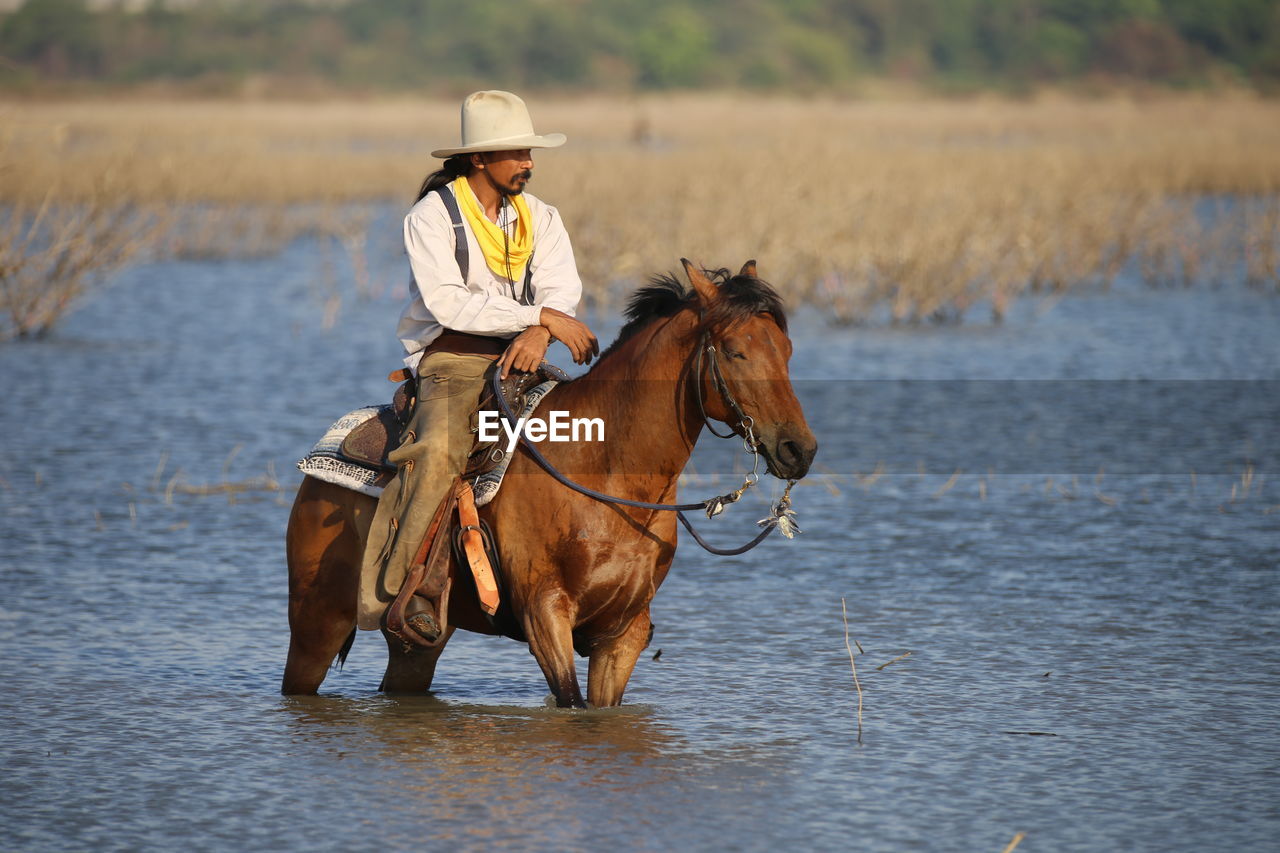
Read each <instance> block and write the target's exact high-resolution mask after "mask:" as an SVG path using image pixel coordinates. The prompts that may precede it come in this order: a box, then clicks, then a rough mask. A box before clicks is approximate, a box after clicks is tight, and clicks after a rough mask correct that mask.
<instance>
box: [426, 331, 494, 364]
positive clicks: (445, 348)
mask: <svg viewBox="0 0 1280 853" xmlns="http://www.w3.org/2000/svg"><path fill="white" fill-rule="evenodd" d="M510 345H511V341H509V340H507V339H506V338H494V337H490V336H489V335H473V334H470V333H469V332H455V331H453V330H451V329H445V330H444V331H443V332H441V333H440V336H439V337H437V338H436V339H435V340H434V341H432V342H431V343H429V344H427V345H426V347H425V348H424V349H423V350H422V356H423V358H426V357H427V356H428V355H431V354H432V353H437V352H448V353H453V354H454V355H482V356H484V357H485V358H491V359H494V360H497V358H498V356H500V355H502V354H503V353H504V352H506V351H507V347H508V346H510Z"/></svg>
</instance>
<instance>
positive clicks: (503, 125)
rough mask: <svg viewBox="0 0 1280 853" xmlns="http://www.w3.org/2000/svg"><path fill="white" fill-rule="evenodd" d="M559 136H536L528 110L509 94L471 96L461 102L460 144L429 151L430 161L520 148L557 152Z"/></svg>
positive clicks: (484, 93) (561, 135)
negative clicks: (546, 149) (438, 158)
mask: <svg viewBox="0 0 1280 853" xmlns="http://www.w3.org/2000/svg"><path fill="white" fill-rule="evenodd" d="M564 141H565V135H564V134H563V133H548V134H547V135H546V136H538V135H537V134H535V133H534V132H533V122H532V121H531V120H530V119H529V108H528V107H526V106H525V105H524V101H522V100H520V99H519V98H518V97H516V96H515V95H513V94H511V93H510V92H500V91H488V92H475V93H473V94H470V95H468V96H467V99H466V100H465V101H463V102H462V144H461V145H460V146H458V147H457V148H441V149H440V150H439V151H432V152H431V156H432V157H452V156H453V155H454V154H475V153H477V152H480V151H518V150H520V149H521V148H559V147H560V146H561V145H564Z"/></svg>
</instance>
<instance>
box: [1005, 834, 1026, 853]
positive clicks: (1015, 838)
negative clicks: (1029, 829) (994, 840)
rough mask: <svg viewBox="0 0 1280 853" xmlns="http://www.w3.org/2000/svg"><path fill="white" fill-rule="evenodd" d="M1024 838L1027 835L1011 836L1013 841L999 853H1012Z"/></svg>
mask: <svg viewBox="0 0 1280 853" xmlns="http://www.w3.org/2000/svg"><path fill="white" fill-rule="evenodd" d="M1026 837H1027V834H1026V833H1025V832H1019V833H1016V834H1015V835H1014V836H1013V840H1012V841H1010V842H1009V846H1008V847H1006V848H1004V850H1001V851H1000V853H1013V849H1014V848H1015V847H1017V846H1018V845H1019V844H1021V843H1022V839H1024V838H1026Z"/></svg>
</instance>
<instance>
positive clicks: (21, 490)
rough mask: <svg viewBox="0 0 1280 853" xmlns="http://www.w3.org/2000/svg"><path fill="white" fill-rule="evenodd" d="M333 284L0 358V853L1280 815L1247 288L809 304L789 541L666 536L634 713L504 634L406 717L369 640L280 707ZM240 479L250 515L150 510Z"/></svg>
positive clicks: (828, 841) (1112, 830)
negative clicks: (935, 305)
mask: <svg viewBox="0 0 1280 853" xmlns="http://www.w3.org/2000/svg"><path fill="white" fill-rule="evenodd" d="M324 262H325V254H324V252H322V251H320V249H319V248H318V247H317V246H316V245H315V244H310V243H306V242H301V243H298V244H297V245H295V246H293V247H292V248H290V249H289V250H288V251H287V252H286V253H285V254H284V255H282V256H281V257H279V258H274V259H269V260H261V261H253V262H226V263H171V264H155V265H150V266H145V267H138V268H135V269H133V270H130V271H127V272H126V273H124V274H123V275H122V276H120V277H119V279H118V280H117V281H116V282H115V283H114V285H113V286H112V287H111V288H110V289H109V290H108V291H106V292H105V293H103V294H102V295H101V296H100V297H99V298H97V299H96V300H95V301H93V302H92V303H91V304H89V305H88V306H86V307H85V308H84V309H83V310H82V311H80V312H79V313H77V314H75V315H74V316H72V317H71V318H70V319H69V321H68V322H67V323H66V325H65V326H64V327H62V329H61V330H60V332H59V334H58V335H57V336H56V337H55V338H54V339H51V340H47V341H41V342H37V343H28V344H22V345H7V346H2V347H0V377H3V384H4V391H5V393H4V397H5V403H4V406H3V409H2V410H0V426H3V430H4V434H5V436H6V441H5V442H4V443H3V445H0V477H2V478H3V479H2V480H0V541H3V542H4V547H3V552H0V578H3V581H4V588H5V595H4V599H3V605H0V637H2V638H3V648H4V654H3V655H0V684H3V685H4V687H3V692H0V720H2V722H3V726H4V729H5V731H6V734H7V736H6V738H5V742H4V747H3V752H4V766H5V773H4V775H3V777H2V781H0V821H2V823H0V825H3V826H4V828H5V830H6V836H7V838H6V842H7V843H6V846H7V847H10V848H11V849H22V850H52V849H85V848H89V847H93V848H94V849H170V848H175V847H178V846H184V847H191V848H195V849H232V848H245V847H248V848H254V849H262V848H268V847H270V848H275V847H286V848H302V847H308V848H311V847H322V848H325V849H328V848H338V847H349V848H356V849H364V848H371V847H374V846H375V845H381V844H387V845H389V846H390V847H391V848H392V849H406V848H424V847H425V848H426V849H435V848H437V847H441V846H443V845H444V844H445V843H448V844H461V845H463V846H464V847H467V848H471V849H484V848H490V847H508V846H510V847H514V846H517V845H519V846H521V847H530V848H535V849H542V848H550V847H556V848H558V849H568V850H576V849H587V848H599V847H620V848H623V849H670V848H673V847H681V848H692V849H716V850H762V849H773V848H776V847H778V846H780V845H786V844H794V843H795V842H797V841H799V842H801V843H804V844H807V845H809V846H814V847H817V848H820V849H850V848H852V849H860V850H903V849H921V850H944V851H945V850H957V851H960V850H964V851H969V850H1000V849H1003V847H1004V845H1005V844H1007V843H1008V842H1009V840H1010V839H1011V838H1012V837H1013V835H1014V834H1015V833H1016V832H1024V833H1026V840H1025V841H1024V842H1023V845H1022V846H1021V847H1020V848H1019V849H1022V850H1066V849H1081V850H1083V849H1089V850H1094V849H1143V850H1161V851H1165V850H1202V849H1259V848H1263V847H1267V846H1270V844H1271V843H1273V839H1274V838H1275V837H1276V835H1277V833H1278V832H1280V807H1278V803H1277V797H1276V791H1277V782H1278V781H1280V780H1278V779H1277V772H1276V769H1275V768H1276V767H1277V766H1280V742H1278V740H1277V736H1276V734H1275V723H1276V714H1275V708H1276V707H1277V701H1278V700H1280V667H1278V666H1277V658H1278V657H1280V655H1278V654H1277V651H1276V649H1277V640H1280V636H1278V635H1280V608H1278V607H1277V605H1278V604H1280V594H1278V593H1277V585H1276V571H1277V564H1280V537H1278V536H1277V532H1278V530H1277V528H1278V525H1280V492H1277V487H1276V486H1275V484H1274V483H1273V482H1272V481H1271V479H1270V478H1271V477H1272V476H1274V471H1275V466H1276V453H1277V448H1276V446H1275V444H1276V443H1275V434H1274V429H1273V428H1272V429H1268V428H1267V427H1268V426H1272V427H1273V426H1274V423H1275V416H1276V414H1277V412H1276V405H1277V402H1276V401H1277V398H1280V395H1276V394H1272V393H1270V391H1272V390H1274V388H1275V387H1276V386H1275V383H1276V382H1277V381H1278V380H1280V368H1278V367H1277V366H1278V365H1280V334H1278V332H1280V301H1277V300H1276V299H1275V298H1274V297H1267V296H1265V295H1262V294H1258V293H1255V292H1251V291H1247V290H1243V289H1240V290H1236V289H1220V290H1211V289H1208V288H1200V289H1192V290H1187V291H1167V292H1153V291H1147V290H1142V289H1136V288H1134V289H1127V290H1126V289H1124V288H1121V289H1120V291H1118V292H1114V293H1110V294H1093V295H1085V296H1082V297H1079V298H1073V299H1068V300H1065V301H1062V302H1060V303H1058V304H1056V305H1054V306H1052V308H1051V309H1050V310H1045V311H1039V310H1037V308H1036V307H1035V306H1032V305H1030V304H1025V305H1023V306H1022V307H1021V310H1020V311H1019V314H1018V316H1016V317H1013V318H1011V320H1010V322H1009V323H1007V324H1006V325H1005V326H1003V327H983V326H968V327H960V328H952V329H928V330H894V329H833V328H829V327H827V326H826V325H825V324H824V323H822V322H821V320H820V319H819V318H817V317H814V316H813V315H811V314H808V313H806V312H803V311H801V312H798V313H797V316H796V318H795V324H794V328H793V338H794V339H795V340H796V342H797V350H796V356H795V360H794V363H793V372H794V374H795V376H796V377H797V379H798V380H799V381H798V383H797V385H798V390H799V393H800V394H801V397H802V399H803V400H804V401H805V404H806V407H807V409H808V411H809V415H810V419H811V422H812V424H813V427H814V430H815V432H816V433H817V434H818V437H819V440H820V442H821V444H822V447H821V449H820V452H819V458H818V463H819V465H818V467H816V468H815V471H814V474H813V476H811V477H810V478H809V479H808V480H807V481H806V482H805V483H804V484H802V485H801V486H800V487H799V488H798V489H797V491H796V493H795V498H796V505H797V510H798V512H799V518H800V523H801V526H802V527H803V528H804V529H805V532H804V533H803V534H802V535H801V536H800V537H799V538H797V539H796V540H794V541H785V540H782V539H781V538H779V537H774V538H773V539H771V540H769V541H768V542H766V544H765V545H763V546H762V547H761V548H759V549H757V550H756V551H753V552H751V553H750V554H749V555H746V556H744V557H740V558H732V559H724V558H716V557H710V556H707V555H705V554H703V553H701V552H700V551H698V550H697V549H696V548H694V547H693V545H692V543H688V542H686V543H685V546H684V547H683V548H682V549H681V551H680V554H679V555H678V557H677V559H676V564H675V568H674V570H673V573H672V575H671V577H670V579H669V580H668V581H667V583H666V584H665V586H664V587H663V589H662V590H661V591H660V592H659V594H658V597H657V599H656V601H655V604H654V621H655V622H656V624H657V632H656V635H655V638H654V643H653V646H652V648H651V650H650V653H648V654H646V655H645V656H644V657H643V658H642V659H641V662H640V664H639V666H638V667H637V670H636V673H635V675H634V677H633V678H632V681H631V684H630V687H629V690H628V694H627V704H626V705H625V706H624V707H622V708H619V709H613V710H608V711H588V712H567V711H556V710H554V709H550V708H547V707H546V699H547V692H548V691H547V689H546V686H545V683H544V682H543V681H542V678H541V676H540V674H539V672H538V669H537V666H536V664H535V663H534V661H533V659H532V658H531V657H529V655H528V654H527V652H526V650H525V648H524V647H523V646H520V645H518V644H516V643H514V642H511V641H509V640H501V639H495V638H484V637H475V636H459V637H458V638H456V639H455V640H454V641H453V642H452V643H451V644H450V648H449V650H448V652H447V653H446V655H445V657H444V658H443V660H442V662H441V666H440V670H439V673H438V675H437V680H436V684H435V690H434V693H433V695H432V696H430V697H425V698H420V699H405V698H394V699H393V698H387V697H383V696H381V695H379V694H378V693H377V692H376V687H377V684H378V681H379V678H380V676H381V669H382V666H383V644H382V640H381V638H380V637H378V636H377V635H376V634H362V635H361V636H360V637H359V638H358V641H357V643H356V646H355V649H354V651H353V653H352V655H351V658H350V660H349V661H348V663H347V667H346V669H345V670H344V671H342V672H334V673H332V674H331V675H330V677H329V679H328V681H327V682H326V684H325V686H324V688H323V689H322V693H323V695H322V696H320V697H317V698H309V699H290V698H282V697H280V696H279V695H278V694H277V690H278V682H279V677H280V670H281V666H282V664H283V660H284V653H285V648H286V646H287V642H288V637H287V633H288V631H287V625H286V622H285V576H284V567H283V547H282V535H283V531H284V525H285V520H286V517H287V513H288V501H289V499H290V490H291V489H292V487H293V486H294V485H296V483H297V480H298V477H297V475H296V472H295V471H294V469H293V467H292V465H293V462H294V460H295V459H296V458H297V457H298V456H299V455H301V454H302V453H303V452H304V451H305V450H306V449H307V448H308V447H309V446H310V444H311V443H312V442H313V441H314V440H315V439H316V438H317V437H318V436H319V434H320V433H321V432H322V431H323V429H324V428H325V427H326V426H327V425H328V423H329V422H330V421H331V420H332V419H334V418H335V417H337V416H338V415H339V414H341V413H342V412H344V411H346V410H347V409H350V408H354V407H355V406H357V405H361V404H364V403H367V402H372V401H378V400H381V399H382V398H383V397H384V396H385V395H386V393H387V392H388V390H389V386H388V385H387V383H385V381H383V379H382V376H383V375H384V374H385V372H386V371H387V370H388V369H389V368H390V367H392V366H394V363H395V361H396V358H397V356H396V350H395V344H394V342H393V341H392V340H391V331H392V328H393V324H394V318H395V316H396V315H397V313H398V307H399V306H398V303H397V302H396V300H395V299H393V298H392V297H391V296H384V297H380V298H376V299H374V300H372V301H368V302H359V301H356V300H355V299H354V298H353V297H352V295H351V294H350V293H349V292H347V291H346V289H345V288H336V289H335V287H334V285H332V283H331V281H332V280H330V279H327V278H326V277H327V276H329V275H331V273H330V272H327V271H326V267H325V266H324ZM399 274H400V267H399V261H398V260H397V259H395V258H394V257H388V258H386V259H384V261H383V262H382V264H381V265H375V269H374V275H375V278H378V277H381V278H382V280H385V281H388V282H390V281H394V280H397V278H396V277H397V276H399ZM338 278H341V274H339V275H338ZM326 281H330V283H328V284H326ZM335 293H337V294H340V295H341V296H342V298H343V304H342V306H341V309H340V310H338V311H337V312H336V320H334V322H333V323H332V325H331V327H330V328H327V329H326V328H325V325H326V322H325V317H326V315H328V316H330V317H334V316H335V315H334V313H333V308H334V305H333V302H332V298H333V294H335ZM326 300H329V304H328V305H326ZM597 326H598V327H599V328H600V329H602V330H606V331H605V332H604V335H603V336H604V337H606V339H607V338H608V337H610V336H611V335H612V332H613V330H615V329H616V326H617V324H616V321H613V320H611V319H598V320H597ZM561 360H567V359H565V358H564V356H563V353H561ZM828 380H830V381H828ZM974 380H981V382H979V383H975V382H974ZM1007 380H1022V382H1008V381H1007ZM1083 380H1102V381H1098V382H1093V383H1090V382H1082V381H1083ZM1137 380H1150V381H1149V382H1142V381H1137ZM1226 380H1232V381H1226ZM1046 389H1048V390H1047V392H1046ZM1117 389H1118V390H1117ZM1033 392H1034V393H1033ZM1029 394H1031V395H1032V396H1031V397H1029V396H1028V395H1029ZM1108 394H1110V395H1112V396H1111V397H1108V396H1107V395H1108ZM1073 395H1075V396H1073ZM1028 400H1031V403H1029V402H1028ZM1099 400H1102V404H1099V403H1098V401H1099ZM1169 401H1172V402H1173V403H1174V405H1166V404H1167V403H1169ZM1205 401H1209V404H1205ZM1135 411H1136V412H1148V413H1153V414H1151V418H1152V419H1153V420H1152V422H1150V423H1148V422H1145V421H1142V418H1141V417H1138V416H1136V415H1134V414H1133V413H1134V412H1135ZM940 413H941V414H940ZM942 414H945V417H943V416H942ZM1144 417H1145V416H1144ZM1135 421H1136V422H1139V423H1144V424H1145V426H1144V427H1143V428H1142V429H1137V430H1135V429H1133V428H1132V427H1131V424H1132V423H1134V422H1135ZM1160 423H1166V424H1171V425H1172V428H1170V429H1168V430H1165V431H1164V432H1160V431H1159V430H1156V429H1155V428H1154V427H1156V426H1159V425H1160ZM1054 425H1057V426H1056V427H1054ZM1187 434H1193V435H1194V436H1196V439H1195V440H1193V441H1184V440H1183V439H1184V438H1185V436H1186V435H1187ZM993 436H994V437H995V438H994V440H993ZM704 443H705V440H704ZM233 451H234V453H233ZM1175 451H1176V452H1175ZM1179 454H1184V455H1179ZM738 455H740V454H736V455H735V453H734V452H733V451H732V449H731V448H728V447H726V446H721V447H718V448H713V447H711V446H709V445H708V446H707V447H706V448H703V449H701V450H700V453H699V456H698V457H697V458H696V459H695V462H694V465H693V467H692V468H691V470H690V472H689V476H688V478H687V479H688V482H687V484H686V487H685V489H684V496H685V497H688V498H697V497H703V496H706V495H709V494H712V493H715V492H720V491H724V490H726V489H727V488H731V487H732V486H734V485H736V478H737V477H738V476H740V473H739V474H735V473H734V468H735V466H739V467H740V466H741V460H740V459H738V458H737V456H738ZM880 463H883V465H882V467H881V469H880V471H879V472H878V473H877V472H876V470H875V469H876V467H877V465H878V464H880ZM1192 463H1194V464H1192ZM268 466H272V467H273V468H274V470H275V472H276V474H277V475H278V476H279V479H280V481H281V484H282V486H283V487H284V490H283V491H282V492H278V493H277V492H270V491H251V492H243V493H239V494H236V495H233V496H232V497H231V498H228V496H226V495H223V494H214V495H200V494H191V493H187V492H184V491H183V490H182V487H183V486H184V485H187V486H190V485H209V484H217V483H221V482H228V481H242V480H247V479H249V478H253V477H257V476H260V475H264V474H265V473H266V470H267V468H268ZM179 469H180V473H179ZM957 469H960V470H961V471H962V473H959V474H958V475H957V476H955V477H954V478H953V477H952V475H953V474H954V473H955V472H956V471H957ZM1099 469H1101V471H1102V473H1101V476H1099ZM1233 489H1234V492H1233ZM760 491H761V493H762V497H761V498H757V499H756V500H755V502H754V503H751V504H749V505H747V506H739V507H735V508H732V509H730V510H729V512H728V513H727V515H728V516H729V517H728V518H725V519H717V521H716V522H714V523H710V522H708V523H704V524H703V528H704V529H705V530H706V533H707V535H708V536H709V537H711V538H713V540H714V541H716V542H717V543H722V544H723V543H733V544H737V542H739V541H741V540H742V539H745V538H746V536H747V535H748V534H749V532H750V531H751V530H752V529H753V525H752V522H753V521H754V520H755V519H756V518H759V517H760V516H761V515H763V514H764V511H765V509H766V507H765V505H764V502H763V501H764V500H766V499H768V498H771V497H774V498H776V496H777V495H778V494H779V493H780V489H779V488H778V486H777V484H774V483H772V481H766V484H765V485H763V486H762V488H761V490H760ZM1233 495H1234V499H1233ZM842 600H843V601H844V602H845V603H846V605H847V620H848V630H849V633H850V636H851V639H852V640H855V641H857V642H858V643H859V644H860V645H861V648H862V650H863V652H864V653H863V654H861V655H858V656H857V657H856V663H857V672H858V676H859V682H860V684H861V688H862V691H863V703H864V708H863V718H862V740H861V743H859V742H858V725H857V704H858V703H857V694H856V692H855V689H854V683H853V678H852V673H851V669H850V658H849V655H848V653H847V651H846V645H845V622H844V619H843V617H842V609H841V602H842ZM659 649H661V651H662V654H661V656H660V657H659V658H658V659H656V660H655V659H653V657H652V654H653V653H654V652H656V651H657V650H659ZM907 653H910V654H909V656H906V657H900V656H902V655H906V654H907ZM895 659H896V660H895ZM890 661H894V662H893V663H889V664H888V665H887V666H884V667H883V669H880V668H879V667H880V666H881V665H882V664H886V663H888V662H890ZM1029 732H1036V733H1041V734H1027V733H1029Z"/></svg>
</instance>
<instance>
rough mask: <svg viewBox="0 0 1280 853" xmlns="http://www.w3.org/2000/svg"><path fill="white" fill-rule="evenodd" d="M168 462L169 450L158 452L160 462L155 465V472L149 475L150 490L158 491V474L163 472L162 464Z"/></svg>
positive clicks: (164, 464)
mask: <svg viewBox="0 0 1280 853" xmlns="http://www.w3.org/2000/svg"><path fill="white" fill-rule="evenodd" d="M168 464H169V451H167V450H166V451H165V452H164V453H161V454H160V462H159V463H157V465H156V472H155V473H154V474H152V475H151V491H153V492H155V491H159V489H160V475H161V474H163V473H164V466H166V465H168Z"/></svg>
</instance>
